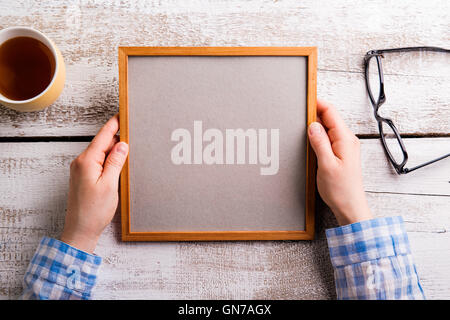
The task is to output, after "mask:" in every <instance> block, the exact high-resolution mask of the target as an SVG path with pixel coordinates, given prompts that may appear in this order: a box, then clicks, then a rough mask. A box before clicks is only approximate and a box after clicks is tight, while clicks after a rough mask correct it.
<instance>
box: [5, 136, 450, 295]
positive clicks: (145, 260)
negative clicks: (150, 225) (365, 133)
mask: <svg viewBox="0 0 450 320" xmlns="http://www.w3.org/2000/svg"><path fill="white" fill-rule="evenodd" d="M375 142H376V141H375V140H374V141H372V140H362V141H361V143H362V150H363V154H364V156H363V168H364V172H365V188H366V190H367V196H368V200H369V204H370V206H371V208H372V210H373V212H374V214H375V215H376V216H392V215H402V216H403V218H404V220H405V222H406V228H407V230H408V234H409V238H410V242H411V246H412V250H413V254H414V259H415V261H416V264H417V268H418V271H419V275H420V277H421V281H422V285H423V287H424V290H425V293H426V295H427V297H428V298H430V299H448V298H450V288H449V286H448V269H449V268H450V255H449V254H448V252H450V236H449V235H450V233H449V230H450V215H449V214H448V213H449V195H448V193H447V194H444V193H445V190H448V186H447V189H445V188H444V192H441V194H440V195H432V194H436V190H442V184H441V183H442V176H445V174H447V177H446V179H447V182H448V180H449V177H448V172H450V171H449V170H448V164H446V163H444V162H442V164H440V165H441V167H440V168H438V167H437V166H438V164H436V167H435V170H433V171H431V170H430V172H429V174H430V176H431V177H430V178H429V181H428V182H427V183H426V184H424V185H423V186H421V187H420V188H416V189H411V188H412V187H411V186H410V185H411V184H413V183H412V181H414V179H415V178H414V177H413V176H410V175H406V176H402V177H401V178H402V179H397V176H396V175H394V174H391V173H389V172H386V171H385V170H384V166H385V163H384V162H383V160H382V159H383V157H384V154H383V151H382V148H381V146H380V145H378V144H376V143H375ZM449 142H450V138H442V139H428V138H420V139H411V141H410V142H409V143H410V147H411V148H412V149H411V150H412V152H414V151H416V152H417V151H420V150H423V148H425V147H427V146H430V147H429V149H430V150H429V151H430V152H431V151H433V152H440V151H442V150H441V149H442V146H443V145H447V144H448V143H449ZM86 146H87V143H78V142H49V143H2V144H0V147H1V153H0V181H2V183H1V184H0V204H1V205H0V298H1V299H8V298H9V299H12V298H16V297H17V296H18V295H19V294H20V292H21V281H22V277H23V275H24V272H25V269H26V267H27V265H28V262H29V260H30V259H31V257H32V255H33V253H34V250H35V249H36V246H37V243H38V241H39V239H40V238H41V237H42V236H44V235H47V236H53V237H57V236H58V235H59V233H60V232H61V229H62V227H63V221H64V215H65V206H66V196H67V191H68V177H69V164H70V162H71V160H72V159H74V158H75V157H76V156H77V155H78V154H79V153H80V152H81V151H82V150H83V149H84V148H85V147H86ZM447 163H448V162H447ZM438 173H440V175H439V174H438ZM389 184H392V185H395V186H396V189H397V190H398V191H399V192H390V191H388V192H386V193H385V192H382V191H378V190H383V189H386V186H387V185H389ZM402 190H404V191H407V192H411V191H414V192H415V193H416V194H404V193H402V192H401V191H402ZM316 224H317V227H316V237H315V240H313V241H304V242H295V241H286V242H275V241H267V242H207V243H187V242H178V243H124V242H121V240H120V217H119V214H117V215H116V217H115V219H114V220H113V223H112V224H111V225H110V226H109V227H108V228H107V229H106V230H105V232H104V234H103V235H102V237H101V239H100V242H99V245H98V247H97V250H96V253H97V254H98V255H100V256H102V257H103V259H104V260H103V261H104V262H103V264H102V267H101V271H100V277H99V282H98V285H97V287H96V289H95V292H94V293H95V297H97V298H103V299H119V298H120V299H145V298H154V299H164V298H166V299H175V298H180V299H181V298H189V299H196V298H198V299H204V298H211V299H221V298H232V299H239V298H240V299H246V298H247V299H269V298H270V299H281V298H284V299H331V298H335V292H334V278H333V272H332V268H331V265H330V261H329V255H328V248H327V244H326V240H325V235H324V229H325V228H329V227H333V226H336V221H335V220H334V218H333V217H332V215H331V213H330V212H329V210H328V209H327V208H326V206H325V205H324V204H323V203H322V202H321V201H317V216H316Z"/></svg>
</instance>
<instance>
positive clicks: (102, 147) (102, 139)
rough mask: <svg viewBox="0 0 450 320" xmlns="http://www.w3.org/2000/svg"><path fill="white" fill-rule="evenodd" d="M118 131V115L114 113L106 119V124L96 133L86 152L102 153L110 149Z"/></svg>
mask: <svg viewBox="0 0 450 320" xmlns="http://www.w3.org/2000/svg"><path fill="white" fill-rule="evenodd" d="M117 131H119V115H118V114H116V115H115V116H114V117H112V118H111V119H109V120H108V122H106V124H105V125H104V126H103V127H102V128H101V129H100V131H99V132H98V133H97V135H96V136H95V137H94V139H93V140H92V142H91V143H90V144H89V146H88V147H87V149H86V151H87V152H91V151H93V152H95V153H103V154H106V153H108V151H110V150H111V147H112V141H113V140H114V137H115V135H116V133H117Z"/></svg>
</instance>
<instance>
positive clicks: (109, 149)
mask: <svg viewBox="0 0 450 320" xmlns="http://www.w3.org/2000/svg"><path fill="white" fill-rule="evenodd" d="M119 141H120V137H119V136H118V135H115V136H114V137H113V138H112V140H111V143H110V144H109V146H108V148H107V149H106V152H105V153H106V154H108V153H110V152H111V149H112V148H113V147H114V146H115V144H116V143H117V142H119Z"/></svg>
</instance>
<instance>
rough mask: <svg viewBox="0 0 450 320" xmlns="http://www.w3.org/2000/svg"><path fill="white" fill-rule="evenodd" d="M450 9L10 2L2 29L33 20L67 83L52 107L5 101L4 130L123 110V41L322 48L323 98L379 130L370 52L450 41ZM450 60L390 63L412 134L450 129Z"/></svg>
mask: <svg viewBox="0 0 450 320" xmlns="http://www.w3.org/2000/svg"><path fill="white" fill-rule="evenodd" d="M449 9H450V3H448V2H447V1H438V0H434V1H421V0H413V1H408V3H404V2H400V1H397V2H391V1H387V0H378V1H371V2H370V4H365V5H364V6H362V5H360V3H359V2H358V1H356V0H347V1H339V2H336V1H331V0H328V1H326V2H323V1H322V2H320V3H317V1H313V0H309V1H301V2H298V1H294V0H290V1H265V2H263V3H261V2H255V1H247V2H245V3H242V2H241V1H238V0H234V1H231V2H223V1H220V0H213V1H207V2H203V1H198V2H195V3H190V5H189V6H188V5H186V3H185V2H184V1H181V0H178V1H170V2H162V3H160V2H158V1H144V0H140V1H135V2H130V3H128V2H127V3H120V4H119V3H118V2H110V1H96V2H77V3H70V4H68V3H67V2H63V1H60V0H51V1H45V2H39V3H37V2H33V1H25V0H19V1H15V2H14V3H6V2H5V3H2V4H0V17H1V19H0V29H2V28H5V27H8V26H13V25H25V26H32V27H35V28H37V29H39V30H41V31H43V32H44V33H46V34H47V35H48V36H49V37H50V38H52V39H53V40H54V41H55V42H56V43H57V45H58V46H59V48H60V49H61V51H62V53H63V56H64V58H65V61H66V65H67V81H66V86H65V89H64V92H63V94H62V96H61V97H60V98H59V99H58V101H57V102H56V103H55V104H54V105H53V106H52V107H50V108H48V109H46V110H45V111H42V112H37V113H27V114H19V113H17V112H15V111H12V110H9V109H6V108H3V107H0V137H10V136H71V135H77V136H79V135H94V134H95V133H96V132H97V130H98V129H99V128H100V127H101V126H102V124H103V123H105V122H106V120H107V119H108V118H109V117H111V116H112V115H113V114H115V113H116V112H117V111H118V76H117V75H118V70H117V47H118V46H119V45H123V46H126V45H135V46H136V45H148V46H317V47H318V53H319V59H318V71H319V72H318V96H319V97H320V98H322V99H325V100H329V101H330V102H332V103H334V104H336V105H337V106H338V108H339V110H341V111H343V115H344V117H345V120H346V121H347V123H349V126H350V127H351V128H352V129H353V130H354V131H355V132H356V133H358V134H375V133H377V130H376V126H375V123H374V121H373V117H372V114H371V113H372V111H371V106H370V104H369V102H368V99H367V96H366V92H365V88H364V81H363V76H362V58H363V56H364V54H365V52H366V51H368V50H370V49H379V48H386V47H401V46H412V45H435V46H444V47H445V46H448V43H449V36H448V29H449V27H450V23H449V20H448V16H447V12H448V11H449ZM49 13H51V14H49ZM105 26H108V28H106V29H105ZM448 62H449V58H448V55H439V54H411V55H407V56H400V57H397V58H396V59H394V60H393V61H391V63H386V64H385V68H386V70H385V74H386V86H387V87H386V90H387V97H388V102H387V103H386V106H385V107H384V108H383V112H386V113H387V114H388V115H389V116H391V117H392V118H393V119H394V120H395V121H396V122H398V126H399V129H400V131H401V132H402V133H408V134H418V135H422V134H439V135H448V134H449V132H450V122H449V121H447V119H449V118H450V108H449V107H448V101H449V98H450V90H448V83H449V74H450V72H449V68H450V64H449V63H448ZM436 114H439V115H440V116H439V117H436V116H435V115H436Z"/></svg>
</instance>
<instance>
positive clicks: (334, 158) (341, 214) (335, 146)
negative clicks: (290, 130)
mask: <svg viewBox="0 0 450 320" xmlns="http://www.w3.org/2000/svg"><path fill="white" fill-rule="evenodd" d="M317 115H318V118H319V119H318V121H319V122H313V123H311V124H310V125H309V128H308V136H309V141H310V143H311V146H312V148H313V149H314V152H315V153H316V156H317V165H318V169H317V189H318V190H319V194H320V196H321V197H322V199H323V201H325V203H326V204H327V205H328V206H329V207H330V209H331V210H332V211H333V213H334V215H335V216H336V219H337V221H338V223H339V224H340V225H345V224H350V223H355V222H358V221H362V220H368V219H372V218H373V216H372V213H371V212H370V209H369V206H368V204H367V199H366V195H365V193H364V189H363V181H362V172H361V160H360V144H359V139H358V138H357V137H356V136H355V135H354V134H353V133H352V132H351V131H350V129H349V128H347V126H346V125H345V123H344V121H343V120H342V118H341V117H340V116H339V114H338V112H337V110H336V109H335V108H334V107H333V106H332V105H330V104H327V103H325V102H323V101H318V102H317ZM324 127H325V128H324Z"/></svg>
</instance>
